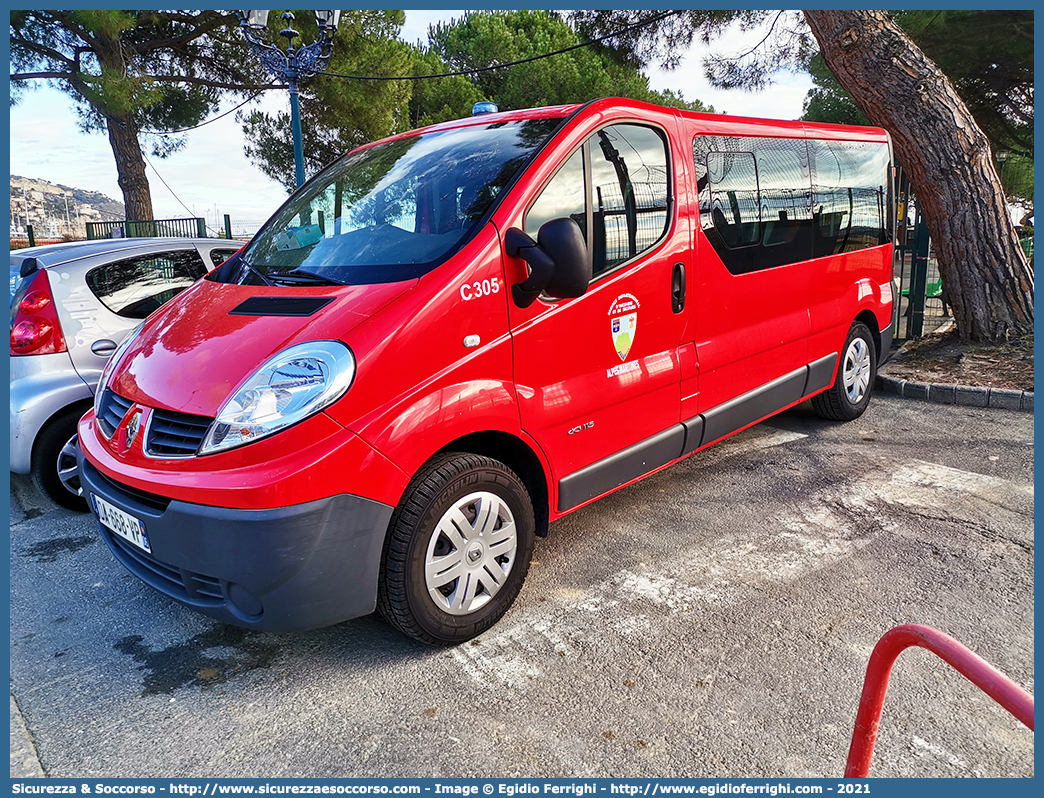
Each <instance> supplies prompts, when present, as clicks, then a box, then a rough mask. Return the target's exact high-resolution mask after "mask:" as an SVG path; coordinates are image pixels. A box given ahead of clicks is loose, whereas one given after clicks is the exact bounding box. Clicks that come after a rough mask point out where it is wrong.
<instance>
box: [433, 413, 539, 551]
mask: <svg viewBox="0 0 1044 798" xmlns="http://www.w3.org/2000/svg"><path fill="white" fill-rule="evenodd" d="M444 452H466V453H468V454H477V455H482V456H484V457H489V458H492V459H493V460H499V461H500V462H501V463H503V464H504V465H506V466H507V467H508V468H510V469H511V470H512V471H514V472H515V473H516V474H518V477H519V479H521V480H522V484H523V485H525V486H526V490H527V491H528V492H529V497H530V499H532V501H533V518H534V521H535V522H536V534H537V536H538V537H542V538H543V537H547V533H548V527H549V525H550V507H551V502H550V496H549V491H548V482H547V474H546V472H545V470H544V466H543V464H542V463H541V461H540V458H539V457H538V456H537V454H536V452H534V451H533V449H532V448H530V446H529V445H528V444H527V443H526V442H525V441H523V440H521V439H519V438H518V437H516V436H514V435H511V434H510V433H507V432H500V431H496V430H488V431H485V432H473V433H470V434H468V435H464V436H463V437H460V438H457V439H456V440H453V441H450V442H449V443H447V444H446V445H445V446H443V447H442V448H441V449H440V450H439V451H438V452H436V453H435V454H442V453H444Z"/></svg>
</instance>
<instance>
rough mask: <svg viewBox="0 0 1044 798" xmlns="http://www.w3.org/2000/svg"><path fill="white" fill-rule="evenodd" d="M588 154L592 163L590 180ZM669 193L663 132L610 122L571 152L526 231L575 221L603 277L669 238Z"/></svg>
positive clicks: (531, 214) (594, 266) (595, 270)
mask: <svg viewBox="0 0 1044 798" xmlns="http://www.w3.org/2000/svg"><path fill="white" fill-rule="evenodd" d="M585 158H586V159H587V162H588V163H589V164H590V183H589V184H588V183H587V182H586V180H585V174H584V171H585V170H584V159H585ZM585 185H589V188H585ZM669 192H670V188H669V185H668V182H667V144H666V141H665V140H664V138H663V137H662V135H661V134H660V133H658V132H657V131H656V130H654V129H653V128H649V127H645V126H643V125H631V124H621V125H610V126H609V127H607V128H604V129H602V130H599V131H598V132H597V133H595V134H594V135H593V136H592V137H591V138H589V139H588V140H587V141H586V142H584V144H583V145H582V146H581V147H580V148H579V149H577V150H576V151H575V152H574V153H573V154H572V155H570V156H569V158H568V159H567V160H566V162H565V163H564V164H563V165H562V167H561V168H560V169H559V170H558V172H557V173H556V174H555V176H554V177H553V178H551V182H549V183H548V184H547V186H545V187H544V190H543V191H542V192H541V193H540V196H539V197H538V198H537V199H536V201H535V202H534V203H533V205H532V206H531V207H530V208H529V210H528V211H527V213H526V216H525V220H524V222H523V229H524V230H525V232H526V233H528V234H529V235H530V236H532V237H533V238H536V235H537V231H539V230H540V226H541V225H542V224H544V223H545V222H548V221H550V220H551V219H557V218H560V217H563V216H569V217H571V218H573V219H575V220H576V222H577V224H579V225H580V230H581V232H583V234H584V238H585V240H586V241H587V249H588V252H590V253H591V256H592V261H593V263H592V268H591V273H592V276H593V279H597V278H598V277H599V276H600V275H602V274H605V273H606V272H608V271H610V270H612V269H614V268H616V267H617V266H619V265H620V264H621V263H624V262H625V261H629V260H631V259H633V258H636V257H638V256H639V255H641V254H642V253H643V252H646V251H648V250H650V249H652V248H653V247H654V246H655V245H656V244H657V243H658V242H659V241H660V240H661V239H662V238H663V236H664V234H665V233H666V232H667V226H668V223H669V220H668V217H667V209H668V197H669ZM588 220H590V229H588Z"/></svg>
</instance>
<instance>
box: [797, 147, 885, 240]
mask: <svg viewBox="0 0 1044 798" xmlns="http://www.w3.org/2000/svg"><path fill="white" fill-rule="evenodd" d="M808 147H809V152H810V153H811V155H812V203H813V206H814V208H815V214H816V235H815V254H816V257H820V256H823V255H837V254H840V253H842V252H854V251H855V250H858V249H864V248H866V247H876V246H877V245H878V244H884V243H887V241H888V232H887V218H888V214H887V213H886V201H887V197H888V192H887V187H886V186H885V185H884V182H885V178H886V175H887V174H888V148H887V147H886V146H885V145H883V144H875V143H872V142H860V141H810V142H809V143H808Z"/></svg>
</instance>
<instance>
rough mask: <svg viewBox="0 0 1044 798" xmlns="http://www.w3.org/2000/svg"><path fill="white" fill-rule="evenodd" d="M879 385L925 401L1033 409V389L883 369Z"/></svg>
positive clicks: (880, 387)
mask: <svg viewBox="0 0 1044 798" xmlns="http://www.w3.org/2000/svg"><path fill="white" fill-rule="evenodd" d="M877 388H878V390H880V391H883V392H884V393H890V394H893V395H895V396H901V397H903V398H904V399H919V400H921V401H922V402H935V403H937V404H944V405H962V406H964V407H992V408H998V409H1001V410H1022V411H1027V412H1033V391H1014V390H1011V389H1008V388H981V387H977V386H973V385H941V384H939V383H935V382H932V383H928V382H915V381H914V380H903V379H899V378H897V377H889V376H888V375H887V374H881V373H878V375H877Z"/></svg>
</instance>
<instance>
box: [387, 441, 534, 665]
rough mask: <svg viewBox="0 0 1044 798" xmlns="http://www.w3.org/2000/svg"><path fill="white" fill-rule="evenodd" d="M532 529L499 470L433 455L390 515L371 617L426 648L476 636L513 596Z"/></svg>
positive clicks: (508, 477)
mask: <svg viewBox="0 0 1044 798" xmlns="http://www.w3.org/2000/svg"><path fill="white" fill-rule="evenodd" d="M480 519H484V520H480ZM535 526H536V525H535V523H534V520H533V501H532V499H531V498H530V496H529V493H528V492H527V491H526V488H525V485H523V484H522V481H521V480H520V479H519V478H518V476H517V475H516V474H515V472H514V471H512V470H511V469H510V468H508V467H507V466H506V465H504V464H503V463H501V462H498V461H497V460H492V459H490V458H488V457H481V456H479V455H473V454H463V453H450V454H444V455H439V456H437V457H436V458H435V459H433V460H431V461H430V462H429V463H428V464H427V465H425V466H424V467H423V468H422V469H421V470H420V471H419V472H418V473H417V475H416V476H415V477H414V478H413V480H412V481H411V482H410V485H409V487H408V488H407V489H406V493H405V494H404V495H403V498H402V501H400V502H399V506H398V507H397V508H396V510H395V512H394V513H393V514H392V518H391V522H390V524H389V531H388V538H387V540H386V541H385V544H384V554H383V557H382V562H381V574H380V579H379V582H378V590H377V609H378V611H379V612H380V613H381V615H383V616H384V618H385V619H386V620H387V621H388V622H389V623H390V624H391V625H392V626H394V627H395V628H396V629H398V630H399V631H401V632H403V633H404V634H406V635H409V636H410V637H413V638H415V639H417V640H420V641H422V642H425V643H428V644H430V645H455V644H457V643H463V642H464V641H466V640H470V639H471V638H473V637H476V636H478V635H480V634H482V633H483V632H484V631H486V630H487V629H488V628H489V627H491V626H492V625H493V624H494V623H496V622H497V621H498V620H499V619H500V618H501V616H503V614H504V613H505V612H507V610H508V608H509V607H510V606H511V604H512V602H514V600H515V597H516V596H517V595H518V593H519V591H520V590H521V589H522V582H523V581H524V580H525V578H526V573H527V572H528V570H529V561H530V558H531V557H532V555H533V542H534V532H535Z"/></svg>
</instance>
